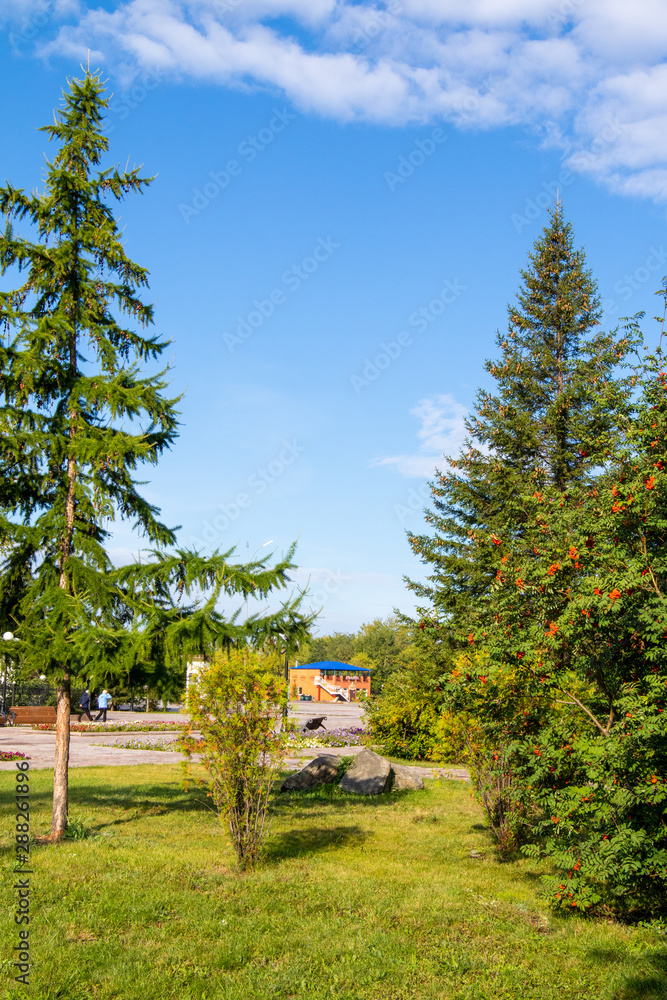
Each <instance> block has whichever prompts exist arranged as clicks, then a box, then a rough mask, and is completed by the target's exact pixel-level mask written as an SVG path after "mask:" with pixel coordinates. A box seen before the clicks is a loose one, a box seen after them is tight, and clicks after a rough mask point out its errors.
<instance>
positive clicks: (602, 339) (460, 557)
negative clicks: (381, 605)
mask: <svg viewBox="0 0 667 1000" xmlns="http://www.w3.org/2000/svg"><path fill="white" fill-rule="evenodd" d="M521 277H522V284H521V287H520V290H519V294H518V296H517V302H516V304H515V305H513V306H510V307H509V310H508V312H509V323H508V330H507V333H506V334H505V335H504V336H503V335H500V334H499V335H498V337H497V345H498V348H499V350H500V357H499V359H498V360H496V361H487V362H486V365H485V367H486V370H487V371H488V372H489V374H490V375H491V376H492V378H493V379H494V381H495V390H481V391H480V392H479V393H478V396H477V400H476V409H475V412H474V413H473V415H472V417H471V418H470V419H469V420H468V421H467V424H466V427H467V431H468V438H467V440H466V444H465V446H464V448H463V450H462V453H461V454H460V455H459V456H458V457H455V458H452V459H450V460H449V467H448V468H447V469H445V470H444V471H443V472H439V473H438V474H437V478H436V479H435V481H434V482H433V483H432V495H433V509H431V510H428V511H426V520H427V522H428V523H429V524H430V525H431V526H432V527H433V528H434V529H435V533H434V535H432V536H429V535H426V534H423V535H414V534H409V536H408V537H409V541H410V544H411V546H412V549H413V551H414V552H415V553H416V554H417V555H419V556H421V558H422V560H423V561H424V562H425V563H426V564H428V565H429V566H430V567H431V574H430V576H429V578H428V582H427V584H425V585H422V584H418V583H414V582H410V581H408V586H409V587H410V588H411V589H412V590H413V591H415V592H416V593H417V594H418V595H419V596H420V597H423V598H426V599H427V600H428V601H429V603H430V607H429V606H425V607H423V608H421V609H420V611H421V613H422V615H423V619H422V624H423V625H424V626H425V628H427V629H428V628H432V627H436V628H437V630H438V631H439V632H440V634H442V630H443V628H444V630H445V631H446V633H447V635H448V638H449V640H450V642H452V643H453V645H454V646H455V647H459V648H460V647H461V646H465V645H467V636H468V634H469V633H470V631H471V625H472V624H473V623H474V621H476V620H478V619H479V618H480V616H481V617H483V615H484V610H483V609H486V610H487V611H488V610H490V605H492V602H493V593H492V583H493V581H494V579H495V578H496V574H497V573H498V571H499V567H498V559H497V558H496V553H495V545H494V544H491V545H490V546H489V545H487V544H486V539H487V538H488V537H489V536H493V537H494V538H495V539H498V540H499V539H501V538H505V539H507V538H508V536H509V537H515V536H517V535H520V533H521V531H522V527H523V525H524V523H525V517H526V515H525V510H524V504H523V497H524V495H525V494H526V493H528V494H529V495H530V494H532V493H533V492H534V491H535V490H541V489H544V488H545V487H546V486H552V487H553V488H555V489H557V490H560V491H566V490H567V489H568V487H569V486H570V485H571V484H573V483H575V482H577V481H581V480H582V478H583V477H584V476H585V475H586V473H587V471H588V470H589V469H591V468H593V467H594V466H595V465H596V463H597V462H598V461H599V460H600V457H601V456H603V455H604V452H605V451H606V450H607V448H608V443H609V439H610V436H613V434H614V427H615V426H616V420H617V416H618V412H619V410H622V409H623V408H624V407H627V405H628V386H627V384H626V382H624V380H623V379H619V378H617V376H616V375H615V370H616V369H617V366H618V365H619V364H621V363H622V361H623V358H624V357H625V356H626V354H627V352H628V350H629V349H630V346H631V342H630V339H629V338H628V337H627V336H621V337H617V336H615V335H613V334H608V333H604V332H602V331H600V330H599V325H598V324H599V319H600V316H601V308H600V301H599V298H598V294H597V288H596V284H595V281H594V280H593V278H592V276H591V273H590V271H588V270H587V269H586V266H585V257H584V253H583V251H582V250H577V249H575V246H574V239H573V233H572V227H571V225H570V224H569V223H567V222H566V221H565V219H564V216H563V211H562V208H561V207H560V205H557V206H556V207H555V208H554V209H553V210H552V211H551V212H550V218H549V222H548V224H547V225H546V227H545V229H544V231H543V233H542V234H541V236H540V238H539V239H538V240H537V242H536V243H535V246H534V250H533V252H532V253H531V254H530V255H529V266H528V268H526V269H525V270H523V271H522V272H521Z"/></svg>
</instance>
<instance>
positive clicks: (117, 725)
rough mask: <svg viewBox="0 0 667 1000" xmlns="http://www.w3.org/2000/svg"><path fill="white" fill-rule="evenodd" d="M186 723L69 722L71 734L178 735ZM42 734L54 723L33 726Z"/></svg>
mask: <svg viewBox="0 0 667 1000" xmlns="http://www.w3.org/2000/svg"><path fill="white" fill-rule="evenodd" d="M187 727H188V723H187V722H166V721H160V720H158V721H156V722H70V727H69V730H70V732H71V733H172V732H173V733H180V732H182V731H183V730H185V729H187ZM32 728H33V729H39V730H41V731H42V732H48V733H53V732H55V729H56V725H55V723H54V722H44V723H41V724H39V725H34V726H33V727H32Z"/></svg>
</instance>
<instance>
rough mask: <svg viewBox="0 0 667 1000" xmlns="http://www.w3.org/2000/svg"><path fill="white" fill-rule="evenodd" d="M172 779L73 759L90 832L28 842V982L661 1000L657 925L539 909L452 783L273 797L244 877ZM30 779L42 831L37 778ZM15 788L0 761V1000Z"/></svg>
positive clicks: (45, 804) (201, 803)
mask: <svg viewBox="0 0 667 1000" xmlns="http://www.w3.org/2000/svg"><path fill="white" fill-rule="evenodd" d="M180 779H181V772H180V769H179V766H178V765H171V764H163V765H139V766H132V767H118V768H112V767H101V768H85V769H84V768H79V769H76V770H73V771H72V772H71V790H72V796H71V798H72V808H71V816H72V819H73V820H74V821H75V823H77V826H76V829H77V830H79V831H80V829H81V824H83V827H84V828H86V829H87V831H88V833H89V836H87V837H85V838H84V839H77V840H68V841H66V842H64V843H63V844H61V845H60V846H59V847H38V848H36V849H35V851H34V864H33V868H34V870H35V874H34V875H33V876H32V887H33V888H32V914H33V921H32V923H31V950H32V952H33V973H32V983H33V986H32V988H31V994H32V995H33V996H35V997H39V998H40V1000H55V998H62V1000H65V998H67V1000H82V998H86V1000H88V998H99V1000H111V998H114V1000H116V998H118V1000H120V998H122V1000H135V998H136V1000H158V998H167V1000H172V998H173V1000H195V998H196V1000H212V998H216V1000H217V998H221V1000H222V998H224V1000H246V998H250V1000H264V998H270V997H285V998H293V1000H306V998H308V1000H312V997H314V996H317V997H336V998H340V1000H357V998H358V1000H362V998H363V1000H366V998H378V1000H407V998H414V1000H425V998H452V1000H464V998H465V1000H472V998H484V1000H487V998H488V1000H510V998H516V1000H538V998H539V1000H552V998H556V997H568V998H577V1000H612V998H613V1000H635V998H640V997H645V998H651V1000H659V998H667V986H666V982H667V980H666V978H665V972H666V969H667V947H666V944H665V939H664V938H663V937H660V936H659V935H657V934H656V933H655V932H653V931H652V930H649V929H645V928H629V927H625V926H622V925H619V924H615V923H611V922H603V921H599V922H596V921H594V920H591V919H582V918H576V917H575V918H567V917H557V916H554V915H553V914H551V913H550V912H549V911H548V910H547V909H546V907H545V906H544V904H543V903H542V902H541V901H540V899H539V897H538V891H539V881H538V878H537V875H536V873H535V870H534V867H533V864H532V862H529V861H527V860H525V859H518V860H514V861H511V862H502V861H500V860H499V858H498V857H497V856H496V854H495V853H494V851H493V847H492V843H491V839H490V836H489V833H488V831H487V830H486V829H485V828H484V825H483V824H484V819H483V816H482V813H481V811H480V810H479V808H478V807H477V805H476V804H475V803H474V801H473V800H472V798H471V796H470V791H469V788H468V787H467V786H466V785H464V784H462V783H459V782H442V783H440V782H427V788H426V789H425V790H424V791H423V792H411V793H403V794H401V795H396V794H390V795H384V796H379V797H377V798H372V799H358V798H356V797H354V796H345V795H342V794H341V793H340V792H338V791H337V790H335V791H334V792H333V793H332V792H331V791H329V792H324V793H310V794H300V795H297V794H293V795H289V796H280V797H278V799H277V800H276V806H275V808H274V810H273V815H272V826H271V832H270V836H269V840H268V844H267V850H266V856H265V860H264V862H263V864H262V865H261V866H260V867H259V868H258V869H257V870H256V871H254V872H252V873H250V874H246V875H239V874H238V873H237V872H236V870H235V867H234V859H233V855H232V853H231V850H230V848H229V846H228V844H227V842H226V838H225V836H224V831H223V830H222V829H221V827H220V824H219V821H218V819H217V817H216V816H215V814H214V813H213V812H212V811H211V808H210V804H209V802H208V801H207V800H206V798H205V796H203V795H202V793H201V792H200V791H194V790H191V791H190V792H188V793H186V792H184V791H183V790H182V788H181V784H180ZM30 780H31V785H32V787H33V789H34V791H33V794H32V806H33V818H32V830H33V832H34V833H36V834H39V833H43V832H46V830H47V828H48V821H49V809H50V796H51V788H50V775H49V773H48V772H46V771H41V772H32V776H31V779H30ZM13 784H14V776H13V774H12V773H11V772H6V771H5V772H0V789H1V791H2V796H1V800H0V801H1V807H2V819H1V821H0V830H1V831H2V841H1V843H2V858H3V876H4V877H3V906H2V918H1V919H2V934H1V937H2V949H3V950H2V952H1V956H2V959H3V960H4V962H3V965H2V969H1V971H2V976H1V977H0V997H4V998H6V997H12V998H13V997H16V996H27V995H28V994H27V993H26V991H25V989H24V988H23V987H14V988H11V987H10V986H9V985H8V984H9V983H11V981H12V976H13V971H12V969H11V964H10V963H11V961H12V959H11V958H10V955H11V948H12V945H13V944H14V943H15V942H14V940H13V936H14V926H13V903H14V892H13V890H12V888H11V886H12V875H11V867H12V861H13V857H12V854H11V851H10V837H11V833H12V829H13V822H14V813H13V808H12V805H13V804H12V800H11V798H10V789H11V787H12V786H13ZM471 850H474V851H477V852H479V853H481V854H483V855H484V856H483V857H482V858H479V859H473V858H471V857H470V852H471Z"/></svg>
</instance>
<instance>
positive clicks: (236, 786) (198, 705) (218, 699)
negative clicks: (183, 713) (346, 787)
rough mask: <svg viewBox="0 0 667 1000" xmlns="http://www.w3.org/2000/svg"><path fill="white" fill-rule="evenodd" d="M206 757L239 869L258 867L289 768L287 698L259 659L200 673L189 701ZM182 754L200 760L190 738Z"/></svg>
mask: <svg viewBox="0 0 667 1000" xmlns="http://www.w3.org/2000/svg"><path fill="white" fill-rule="evenodd" d="M188 701H189V709H190V715H191V720H192V725H193V727H194V728H196V729H197V730H199V731H200V732H201V740H200V741H199V743H198V747H197V749H198V751H199V752H200V753H201V762H202V764H203V765H204V767H205V768H206V770H207V772H208V780H207V782H206V783H207V785H208V790H209V794H210V795H211V797H212V798H213V801H214V803H215V806H216V809H217V810H218V815H219V816H220V819H221V820H222V821H223V822H224V823H225V824H226V826H227V827H228V829H229V833H230V836H231V841H232V846H233V847H234V850H235V852H236V856H237V858H238V863H239V867H240V868H241V869H247V868H250V867H252V866H253V865H254V864H255V862H256V861H257V859H258V857H259V854H260V851H261V848H262V845H263V843H264V840H265V838H266V833H267V830H266V814H267V809H268V805H269V799H270V796H271V791H272V787H273V783H274V781H275V778H276V777H277V774H278V771H279V770H280V767H281V765H282V761H283V757H284V750H285V736H284V734H283V733H282V732H281V731H280V727H279V725H278V720H279V719H280V718H281V716H282V709H283V705H284V704H285V701H286V692H285V690H284V686H283V684H282V682H281V681H280V679H279V678H277V677H275V676H274V675H273V674H270V673H267V672H266V671H265V669H264V666H263V664H262V661H261V660H260V659H259V657H258V656H257V654H253V653H252V652H250V651H247V650H246V651H239V650H232V651H230V652H229V653H220V654H218V655H217V656H216V658H215V660H214V662H213V663H212V664H211V665H210V667H209V668H208V669H207V670H204V671H202V672H201V673H200V675H199V677H198V680H197V683H196V684H195V685H194V686H193V688H192V689H191V692H190V697H189V700H188ZM181 745H182V749H183V751H184V752H185V753H186V754H188V755H189V754H190V753H192V743H191V741H190V740H188V739H185V740H183V741H182V744H181Z"/></svg>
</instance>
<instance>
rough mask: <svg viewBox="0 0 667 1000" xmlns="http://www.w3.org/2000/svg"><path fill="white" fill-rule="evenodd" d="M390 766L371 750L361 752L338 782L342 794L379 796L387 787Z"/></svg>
mask: <svg viewBox="0 0 667 1000" xmlns="http://www.w3.org/2000/svg"><path fill="white" fill-rule="evenodd" d="M390 774H391V764H390V763H389V761H388V760H385V758H384V757H380V755H379V754H377V753H373V751H372V750H362V751H361V753H359V754H357V756H356V757H355V758H354V764H353V765H352V767H351V768H350V769H349V771H347V772H346V773H345V774H344V775H343V777H342V778H341V780H340V781H339V782H338V787H339V788H341V789H342V790H343V791H344V792H353V793H354V794H355V795H380V794H381V793H382V792H384V791H386V790H387V788H388V786H389V776H390Z"/></svg>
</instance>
